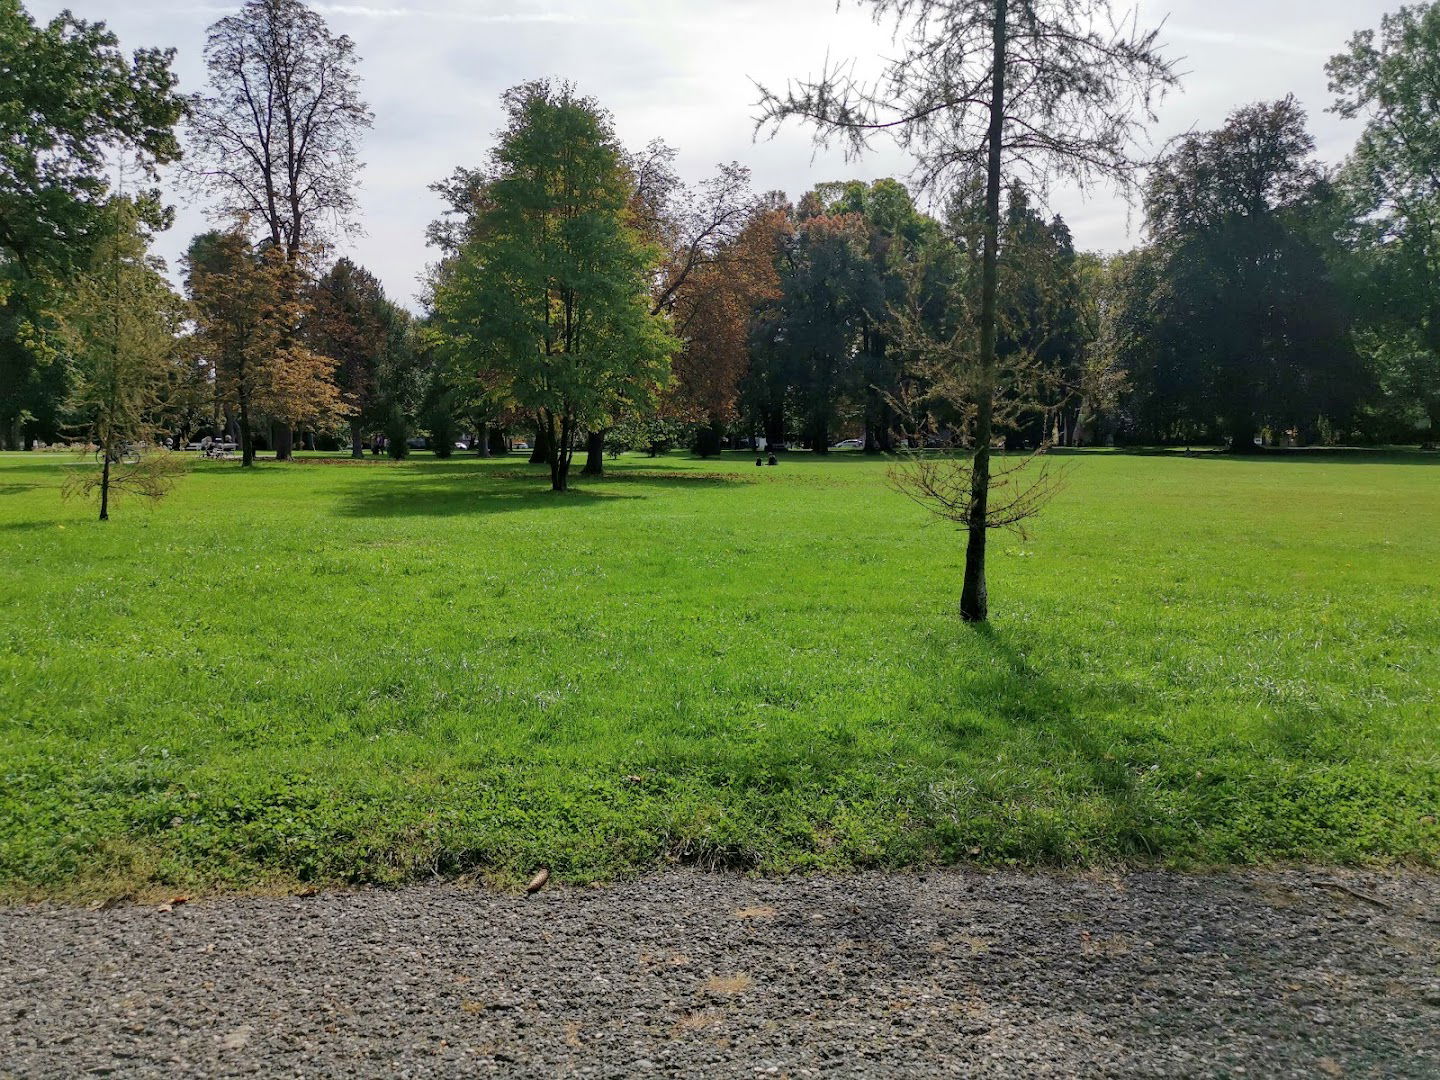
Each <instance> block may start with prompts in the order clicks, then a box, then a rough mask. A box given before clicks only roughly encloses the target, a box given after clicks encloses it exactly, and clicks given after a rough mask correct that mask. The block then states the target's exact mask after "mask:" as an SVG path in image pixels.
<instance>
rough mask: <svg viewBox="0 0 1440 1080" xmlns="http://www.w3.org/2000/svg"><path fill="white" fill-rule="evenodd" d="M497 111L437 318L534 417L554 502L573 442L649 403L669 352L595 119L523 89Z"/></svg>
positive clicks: (622, 177) (619, 158) (567, 92)
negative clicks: (499, 124) (480, 194)
mask: <svg viewBox="0 0 1440 1080" xmlns="http://www.w3.org/2000/svg"><path fill="white" fill-rule="evenodd" d="M504 104H505V111H506V113H507V116H508V124H507V126H506V127H505V129H504V130H503V131H502V132H501V133H500V136H499V142H498V145H497V146H496V147H495V150H494V151H493V152H492V155H491V163H490V168H489V172H488V182H487V183H486V185H485V191H486V196H485V201H484V205H483V207H482V208H481V209H480V211H479V213H478V214H477V217H476V219H475V222H474V223H473V226H472V228H471V230H470V232H471V235H470V237H469V238H468V239H467V240H465V242H464V244H463V246H462V247H461V249H460V252H459V254H458V255H457V256H456V258H455V260H454V263H453V265H452V266H451V267H450V270H449V272H448V273H446V274H445V275H444V276H443V278H442V279H441V281H440V283H439V285H438V287H437V293H436V298H435V301H436V308H437V312H438V313H439V315H440V317H441V320H442V323H443V325H444V327H445V329H446V330H447V332H448V333H449V334H450V336H451V337H453V338H455V339H456V341H457V345H458V346H459V348H458V349H457V351H458V352H459V353H460V354H461V355H465V356H468V357H470V358H472V360H473V362H474V363H475V364H476V365H477V367H480V368H483V369H486V370H493V371H495V372H498V373H500V374H501V376H502V377H503V379H504V380H505V383H506V385H507V388H508V395H507V396H509V397H510V398H511V399H513V400H514V401H515V402H516V403H517V405H518V406H519V407H520V408H522V409H523V410H524V411H525V412H526V413H527V414H528V415H530V416H531V417H533V419H534V421H535V424H536V428H537V430H538V431H539V432H540V434H541V435H542V437H543V438H544V440H545V447H546V457H547V461H548V464H549V466H550V482H551V487H552V489H553V490H555V491H564V490H566V488H567V487H568V485H569V473H570V463H571V460H572V457H573V453H574V444H575V440H576V439H577V438H578V437H579V436H580V435H581V434H582V433H584V432H586V431H590V430H595V429H597V428H599V427H601V426H603V425H604V424H605V423H606V421H607V418H609V417H611V416H613V415H614V414H615V413H616V411H617V410H618V409H619V408H620V407H621V406H622V405H624V404H627V403H630V404H636V403H638V404H640V405H642V406H643V404H644V403H645V402H647V401H648V400H650V399H651V398H653V396H654V395H655V393H656V392H657V391H658V389H659V388H660V387H661V386H662V385H663V384H664V383H665V381H666V379H667V378H668V367H669V359H670V356H671V354H672V353H673V352H674V351H675V350H676V348H677V347H678V344H679V343H678V342H677V341H676V340H675V339H674V337H672V336H671V334H670V331H669V321H668V319H667V318H666V317H665V316H664V315H663V314H657V313H654V312H653V310H652V308H653V299H652V297H651V295H650V282H651V279H652V277H653V275H654V273H655V271H656V268H657V266H658V264H659V259H660V253H659V252H658V251H657V250H656V249H655V248H654V247H653V246H652V245H650V244H648V243H646V242H645V240H644V239H643V238H642V237H641V236H640V235H639V233H638V232H637V231H636V230H635V229H634V228H633V227H632V225H631V211H630V205H629V204H630V198H631V195H632V192H633V186H632V179H631V172H630V170H629V169H628V168H627V165H626V162H625V158H624V155H623V153H622V152H621V149H620V147H619V145H618V143H617V141H616V139H615V135H614V132H613V130H612V129H611V125H610V120H609V118H608V116H607V115H606V114H605V113H604V112H603V111H602V110H601V109H600V107H599V106H598V105H597V104H596V103H595V102H594V101H593V100H591V99H589V98H584V97H580V96H578V95H577V94H576V93H575V91H574V90H573V88H571V87H570V86H569V85H568V84H559V85H557V84H552V83H549V82H532V83H526V84H523V85H521V86H518V87H516V88H514V89H513V90H511V91H509V92H508V93H507V94H506V95H505V98H504Z"/></svg>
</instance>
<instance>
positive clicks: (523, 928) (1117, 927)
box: [0, 871, 1440, 1078]
mask: <svg viewBox="0 0 1440 1080" xmlns="http://www.w3.org/2000/svg"><path fill="white" fill-rule="evenodd" d="M1322 881H1323V882H1330V883H1335V882H1340V883H1342V884H1345V885H1347V886H1348V887H1349V888H1351V889H1354V890H1356V891H1357V892H1359V893H1362V894H1364V896H1365V897H1368V898H1369V899H1362V898H1361V897H1359V896H1356V895H1353V894H1351V893H1348V892H1345V891H1343V890H1342V889H1339V888H1335V887H1332V886H1328V885H1322V884H1320V882H1322ZM1437 887H1440V879H1437V878H1435V877H1430V876H1425V875H1421V874H1398V873H1397V874H1383V875H1382V874H1358V875H1356V874H1342V873H1340V872H1335V871H1290V872H1265V873H1236V874H1226V875H1204V876H1187V875H1181V874H1174V873H1162V872H1146V873H1130V874H1125V875H1120V876H1116V877H1113V878H1107V877H1095V876H1090V877H1073V876H1065V875H1037V874H1020V873H997V874H979V873H970V872H944V873H928V874H915V875H882V874H862V875H856V876H850V877H817V878H791V879H780V880H775V879H770V880H751V879H746V878H739V877H733V876H726V875H718V874H717V875H704V874H698V873H680V872H676V873H666V874H661V875H656V876H653V877H648V878H644V879H641V880H638V881H634V882H630V883H626V884H622V885H617V886H612V887H608V888H604V889H559V888H552V889H549V890H546V891H545V892H542V893H539V894H538V895H536V896H533V897H528V898H526V897H514V896H504V895H499V894H496V893H494V892H490V891H486V890H484V889H480V888H467V887H463V886H459V885H453V884H452V885H433V886H418V887H413V888H408V889H401V890H393V891H382V890H370V891H363V892H353V893H327V894H321V895H318V896H314V897H309V898H285V899H242V900H217V901H209V902H203V903H202V902H195V903H189V904H185V905H183V906H176V907H175V908H174V909H173V910H171V911H161V910H158V909H157V908H155V907H153V906H152V907H134V906H128V907H120V908H114V909H111V910H104V911H90V910H78V909H74V908H55V907H31V908H8V909H0V949H3V954H4V957H5V960H4V962H3V965H0V1075H3V1076H25V1077H31V1076H37V1077H39V1076H57V1077H59V1076H63V1077H71V1076H77V1075H97V1074H98V1075H103V1074H107V1073H108V1074H112V1075H122V1076H170V1075H181V1074H188V1075H202V1076H235V1075H261V1076H267V1077H269V1076H337V1077H338V1076H346V1077H382V1076H383V1077H391V1076H396V1077H406V1076H410V1077H422V1076H423V1077H432V1076H473V1075H484V1074H500V1075H506V1076H571V1075H573V1076H617V1077H618V1076H640V1075H682V1074H683V1075H699V1076H744V1077H753V1076H757V1075H760V1076H764V1075H781V1076H784V1075H788V1076H818V1075H827V1076H862V1075H864V1076H879V1075H885V1076H897V1075H910V1076H1017V1077H1019V1076H1023V1077H1032V1076H1185V1077H1190V1076H1238V1075H1256V1074H1263V1075H1264V1076H1266V1077H1267V1078H1278V1077H1289V1076H1295V1077H1328V1076H1336V1077H1339V1076H1347V1077H1348V1076H1377V1077H1382V1076H1383V1077H1440V968H1437V964H1440V904H1437V896H1440V888H1437ZM1372 901H1373V902H1372ZM1382 905H1384V906H1382Z"/></svg>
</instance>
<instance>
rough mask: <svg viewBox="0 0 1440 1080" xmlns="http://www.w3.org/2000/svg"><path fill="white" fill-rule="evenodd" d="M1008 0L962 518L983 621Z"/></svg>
mask: <svg viewBox="0 0 1440 1080" xmlns="http://www.w3.org/2000/svg"><path fill="white" fill-rule="evenodd" d="M1008 2H1009V0H995V47H994V56H993V59H992V61H991V73H990V131H989V135H988V136H987V142H988V144H989V145H988V147H987V150H988V155H987V156H988V160H987V162H986V169H985V251H984V258H983V261H982V268H981V287H980V373H979V374H980V378H979V379H978V380H977V382H978V387H977V392H976V395H975V460H974V463H973V467H972V469H971V472H970V514H969V518H968V520H967V521H966V528H967V532H968V536H967V538H966V544H965V585H964V587H963V588H962V589H961V592H960V617H961V618H962V619H964V620H965V621H966V622H984V621H985V619H986V618H988V617H989V614H990V596H989V590H988V589H987V587H986V582H985V540H986V534H987V533H988V531H989V529H988V526H989V521H988V517H989V509H990V440H991V438H992V434H993V432H992V426H993V425H992V420H993V413H994V408H995V388H994V385H993V384H994V379H995V322H996V319H995V310H996V306H997V304H996V300H997V293H998V291H999V249H1000V165H1001V156H1000V154H1001V149H1002V141H1003V139H1004V136H1005V45H1006V35H1007V28H1006V25H1005V20H1006V16H1007V15H1008V10H1007V6H1008Z"/></svg>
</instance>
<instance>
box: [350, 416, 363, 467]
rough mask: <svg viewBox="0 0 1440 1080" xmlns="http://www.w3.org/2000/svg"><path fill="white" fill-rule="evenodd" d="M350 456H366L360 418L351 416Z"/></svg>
mask: <svg viewBox="0 0 1440 1080" xmlns="http://www.w3.org/2000/svg"><path fill="white" fill-rule="evenodd" d="M350 456H351V457H352V458H363V457H364V456H365V440H364V439H363V438H362V437H361V435H360V418H359V417H358V416H352V417H351V418H350Z"/></svg>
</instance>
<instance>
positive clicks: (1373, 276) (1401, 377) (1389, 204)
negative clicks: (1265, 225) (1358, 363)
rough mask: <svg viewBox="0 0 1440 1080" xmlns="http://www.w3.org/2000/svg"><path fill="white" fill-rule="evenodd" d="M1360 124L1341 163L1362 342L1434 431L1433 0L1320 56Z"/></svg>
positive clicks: (1438, 187) (1439, 159) (1437, 390)
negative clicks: (1352, 225)
mask: <svg viewBox="0 0 1440 1080" xmlns="http://www.w3.org/2000/svg"><path fill="white" fill-rule="evenodd" d="M1325 70H1326V73H1327V74H1328V75H1329V76H1330V90H1331V91H1332V92H1333V93H1335V94H1336V95H1337V100H1336V104H1335V107H1334V111H1335V112H1337V113H1339V114H1340V115H1341V116H1343V117H1346V118H1347V119H1355V118H1361V119H1363V120H1364V121H1365V130H1364V132H1363V133H1362V134H1361V136H1360V139H1359V141H1358V142H1357V143H1356V146H1355V150H1354V152H1353V153H1352V154H1351V156H1350V158H1349V160H1348V161H1347V162H1346V164H1345V168H1344V169H1343V171H1342V173H1341V187H1342V189H1343V191H1344V192H1345V193H1346V194H1347V195H1348V196H1349V197H1350V199H1351V202H1352V211H1353V213H1354V214H1355V215H1356V218H1357V220H1358V223H1359V224H1358V228H1357V229H1356V230H1355V233H1356V235H1355V236H1354V237H1353V240H1354V247H1355V250H1356V252H1357V254H1358V257H1359V258H1358V261H1359V264H1360V275H1359V283H1358V284H1359V286H1360V288H1359V292H1360V295H1361V298H1362V304H1363V305H1364V308H1365V310H1364V312H1363V322H1364V324H1365V325H1364V335H1365V338H1366V339H1367V340H1366V344H1367V345H1369V346H1370V348H1371V350H1372V351H1373V352H1374V353H1375V354H1376V359H1377V361H1378V366H1379V372H1378V374H1379V377H1380V381H1381V384H1382V386H1383V388H1384V389H1386V390H1387V391H1388V394H1387V395H1386V396H1387V398H1389V399H1392V400H1395V401H1399V402H1403V403H1405V404H1406V405H1408V406H1409V407H1410V408H1412V409H1419V410H1420V411H1422V412H1423V414H1424V415H1425V417H1426V419H1428V422H1429V426H1430V431H1431V433H1432V437H1433V436H1434V435H1437V434H1440V93H1437V88H1440V4H1436V3H1429V4H1416V5H1414V6H1407V7H1402V8H1401V9H1400V10H1399V11H1397V12H1394V13H1392V14H1389V15H1386V16H1385V17H1384V19H1382V20H1381V24H1380V31H1379V33H1378V35H1377V34H1376V32H1375V31H1373V30H1364V31H1361V32H1360V33H1358V34H1356V35H1355V36H1354V37H1353V38H1351V40H1350V43H1349V47H1348V48H1347V49H1346V51H1345V52H1343V53H1341V54H1339V55H1338V56H1335V57H1334V58H1332V59H1331V61H1330V62H1329V64H1327V65H1326V68H1325Z"/></svg>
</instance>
